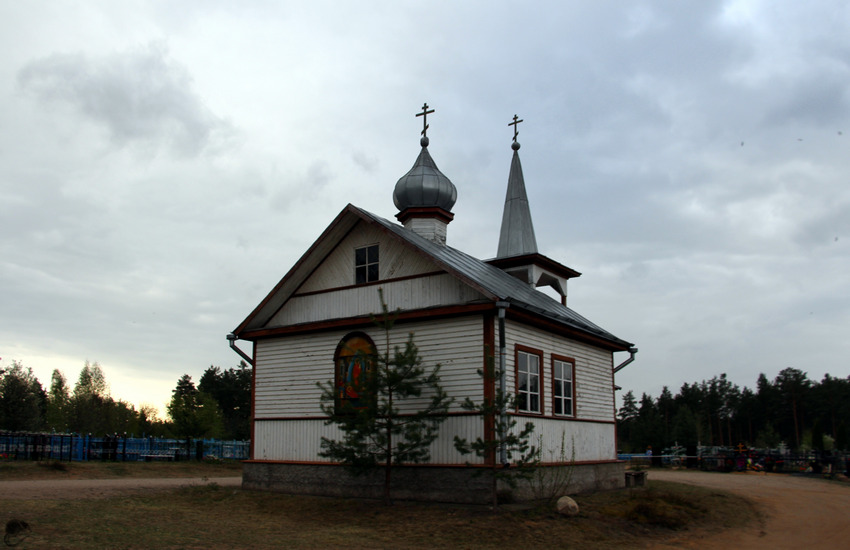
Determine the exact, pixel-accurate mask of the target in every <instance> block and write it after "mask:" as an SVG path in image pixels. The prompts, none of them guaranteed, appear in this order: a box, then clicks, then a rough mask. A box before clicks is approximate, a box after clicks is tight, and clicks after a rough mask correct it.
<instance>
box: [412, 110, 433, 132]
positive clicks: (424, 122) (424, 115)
mask: <svg viewBox="0 0 850 550" xmlns="http://www.w3.org/2000/svg"><path fill="white" fill-rule="evenodd" d="M433 112H434V109H431V110H430V111H429V110H428V104H427V103H425V104H424V105H422V112H421V113H417V114H416V116H421V117H422V137H428V133H427V132H428V115H429V114H431V113H433Z"/></svg>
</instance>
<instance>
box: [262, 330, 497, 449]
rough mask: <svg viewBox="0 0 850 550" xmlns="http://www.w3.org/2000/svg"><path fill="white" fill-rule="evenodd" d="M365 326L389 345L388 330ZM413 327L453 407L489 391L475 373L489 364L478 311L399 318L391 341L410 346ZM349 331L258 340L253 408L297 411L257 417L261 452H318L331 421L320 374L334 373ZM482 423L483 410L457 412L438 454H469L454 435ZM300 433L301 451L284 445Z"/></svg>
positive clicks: (325, 377) (408, 406)
mask: <svg viewBox="0 0 850 550" xmlns="http://www.w3.org/2000/svg"><path fill="white" fill-rule="evenodd" d="M363 332H366V333H367V334H368V335H369V336H370V337H371V338H372V340H373V341H374V342H375V345H376V347H378V352H379V353H385V350H386V337H385V334H384V332H383V331H382V330H380V329H378V328H377V327H370V328H368V329H366V330H364V331H363ZM411 332H412V333H413V338H414V343H415V344H416V346H417V347H418V349H419V354H420V356H421V358H422V363H423V365H424V366H425V367H426V368H433V367H434V366H435V365H437V364H439V365H440V378H441V385H442V386H443V389H444V390H445V391H446V393H448V394H449V396H451V397H453V398H454V400H455V401H454V403H453V405H452V406H451V409H450V410H451V411H453V412H461V411H463V409H462V408H461V406H460V404H461V402H462V401H463V400H464V399H465V398H466V397H467V396H469V397H471V398H473V399H475V400H476V401H480V400H481V399H482V398H483V395H484V384H483V380H482V379H481V378H480V377H479V376H478V374H477V370H478V369H480V368H481V367H482V366H483V364H484V342H483V332H484V323H483V320H482V318H481V317H480V316H469V317H462V318H452V319H444V320H435V321H426V322H420V323H403V324H397V325H396V326H395V328H394V329H393V330H392V332H391V333H390V346H391V348H392V347H394V346H400V347H402V346H404V345H405V343H406V341H407V338H408V334H410V333H411ZM347 333H348V331H331V332H327V333H321V334H312V335H298V336H287V337H282V338H274V339H268V340H260V341H258V342H257V364H256V367H255V376H256V387H255V392H254V398H255V413H254V414H255V416H256V418H260V419H275V418H294V419H293V420H280V421H277V420H262V421H258V422H256V423H255V434H254V435H255V445H256V448H255V453H256V454H255V457H256V458H258V459H261V458H263V457H264V456H265V457H266V458H268V459H270V460H308V461H309V460H319V457H318V454H317V453H318V448H319V447H318V445H319V443H318V441H319V440H320V438H321V436H322V435H325V432H323V431H322V430H325V429H327V428H323V427H322V422H323V419H324V414H323V413H322V411H321V409H320V407H319V397H320V395H321V390H320V389H319V388H318V387H317V386H316V382H330V381H331V380H332V378H333V368H334V366H333V357H334V351H335V350H336V346H337V344H338V343H339V341H340V340H341V339H342V338H343V337H344V336H345V335H346V334H347ZM425 399H427V396H423V397H422V398H421V400H420V401H419V402H417V401H414V400H411V401H409V402H407V403H405V404H403V405H402V406H401V410H402V411H404V410H410V411H412V410H416V408H417V406H420V405H422V401H424V400H425ZM311 418H312V419H311ZM457 418H464V419H474V420H473V421H472V424H467V423H466V421H464V422H461V423H459V422H460V421H459V420H457ZM452 426H454V427H452ZM481 426H483V421H482V419H481V418H480V417H469V416H462V417H451V418H450V420H449V421H447V422H446V423H445V424H444V425H443V426H442V428H441V430H440V433H441V437H440V439H439V440H438V441H436V442H435V443H434V445H433V446H432V457H433V458H432V462H437V461H438V460H437V457H440V458H439V460H440V461H444V462H445V461H448V462H447V463H455V462H457V461H460V462H463V460H460V458H458V457H457V456H456V451H454V445H453V436H454V434H455V433H458V434H459V435H460V434H461V433H466V434H473V433H474V435H470V436H469V437H472V438H474V437H478V436H479V435H480V432H479V431H476V430H480V429H482V428H481ZM454 430H461V432H458V431H454ZM470 430H472V431H470ZM326 437H330V436H328V435H326ZM268 438H271V440H269V439H268ZM295 441H298V442H306V443H299V445H298V449H297V452H296V451H293V450H291V449H289V448H288V447H286V445H290V446H291V445H293V443H292V442H295ZM310 442H314V443H310ZM261 451H262V453H265V454H261ZM293 453H294V454H293ZM266 455H268V456H266ZM296 455H297V457H296Z"/></svg>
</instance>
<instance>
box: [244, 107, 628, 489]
mask: <svg viewBox="0 0 850 550" xmlns="http://www.w3.org/2000/svg"><path fill="white" fill-rule="evenodd" d="M430 112H432V111H428V108H427V105H426V106H425V108H424V109H423V112H422V113H420V115H423V114H424V115H425V118H427V114H429V113H430ZM420 115H417V116H420ZM517 122H521V121H517V119H516V117H514V122H513V123H512V124H513V126H514V140H513V143H512V149H513V159H512V161H511V167H510V173H509V176H508V187H507V197H506V200H505V206H504V213H503V217H502V226H501V232H500V235H499V242H498V253H497V255H496V257H495V258H494V259H490V260H479V259H477V258H473V257H472V256H469V255H468V254H465V253H463V252H461V251H460V250H457V249H455V248H452V247H451V246H449V245H448V244H447V241H448V239H447V228H448V225H449V223H450V222H451V221H452V219H453V218H454V214H453V213H452V212H451V210H452V207H453V206H454V204H455V201H456V199H457V189H456V187H455V186H454V184H453V183H452V182H451V181H450V180H449V178H447V177H446V176H445V175H444V174H443V173H442V172H440V170H439V169H438V168H437V165H436V164H435V162H434V160H433V159H432V158H431V155H430V153H429V152H428V145H429V138H428V137H427V133H426V131H425V130H423V132H422V133H423V137H422V138H421V141H420V143H421V147H422V149H421V151H420V153H419V156H418V158H417V159H416V162H415V163H414V165H413V168H411V170H410V171H409V172H408V173H407V174H405V175H404V176H402V177H401V179H399V180H398V183H396V186H395V191H394V194H393V201H394V203H395V206H396V208H397V209H398V211H399V212H398V214H397V215H396V218H397V219H398V221H399V222H400V223H396V222H393V221H390V220H386V219H383V218H381V217H379V216H376V215H374V214H372V213H370V212H366V211H365V210H362V209H360V208H358V207H356V206H354V205H351V204H349V205H348V206H346V207H345V208H344V209H343V210H342V212H340V213H339V215H337V216H336V218H335V219H334V220H333V221H332V222H331V223H330V225H329V226H328V228H327V229H326V230H325V231H324V232H323V233H322V234H321V235H320V236H319V238H318V239H317V240H316V241H315V242H314V243H313V245H312V246H311V247H310V248H309V249H308V250H307V251H306V252H305V253H304V255H303V256H302V257H301V258H300V259H299V260H298V262H296V264H295V265H294V266H293V267H292V268H291V269H290V270H289V272H288V273H287V274H286V275H285V276H284V277H283V278H282V279H281V280H280V282H279V283H278V284H277V285H276V286H275V287H274V288H273V289H272V291H271V292H270V293H269V294H268V296H266V298H265V299H264V300H263V301H262V302H261V303H260V304H259V305H258V306H257V307H256V308H255V309H254V310H253V312H251V314H250V315H249V316H248V317H247V318H246V319H245V320H244V321H243V322H242V323H241V324H240V325H239V326H238V327H237V328H236V329H235V330H234V331H233V333H232V334H230V335H228V339H229V340H230V341H231V346H233V347H235V345H234V344H235V342H236V340H246V341H250V342H252V343H253V357H250V356H249V357H250V358H251V359H253V361H252V363H253V364H254V386H253V392H252V394H253V398H252V401H253V403H252V452H251V459H250V460H249V461H247V462H246V463H245V464H244V470H243V486H244V487H245V488H248V489H261V490H274V491H282V492H288V493H303V494H320V495H348V496H375V497H379V496H380V494H381V492H380V491H381V482H380V480H379V479H377V478H369V477H354V476H350V475H349V474H348V473H347V472H346V471H345V470H344V469H343V468H342V467H341V466H339V465H337V464H333V463H331V462H329V461H328V460H327V459H324V458H322V457H320V456H319V451H320V440H321V437H322V436H324V437H327V438H330V439H339V435H338V433H337V432H336V427H335V426H334V425H326V423H325V420H326V416H325V414H323V412H322V410H321V408H320V396H321V393H322V392H321V390H320V389H319V388H318V387H317V382H329V381H340V380H343V379H344V377H345V373H342V372H340V370H341V369H344V368H346V364H348V363H350V361H346V360H345V359H346V357H345V356H346V354H350V353H351V352H350V351H346V350H351V349H356V348H358V347H365V348H369V347H371V348H372V349H384V346H385V344H386V342H385V334H384V331H383V329H380V328H378V327H376V326H375V325H374V323H373V322H372V316H373V315H375V314H378V313H380V311H381V303H380V299H379V294H378V289H379V288H380V289H382V292H383V297H384V300H385V302H386V303H387V305H388V306H389V308H390V309H391V310H396V309H397V310H399V317H398V320H397V321H396V325H395V327H394V329H393V331H392V332H391V333H390V335H389V338H390V345H391V346H394V345H399V346H403V345H404V342H405V341H406V340H407V338H408V335H409V334H410V333H413V335H414V340H415V343H416V345H417V346H418V347H419V351H420V354H421V356H422V358H423V359H424V362H425V365H426V366H427V365H435V364H440V365H441V370H440V375H441V383H442V386H443V387H444V389H445V390H446V391H447V392H448V393H449V394H450V395H451V396H453V397H454V398H455V401H454V404H453V405H452V407H451V409H450V415H449V418H448V419H447V420H446V421H445V422H444V423H443V424H442V426H441V428H440V436H439V438H438V439H437V440H436V441H435V442H434V443H433V444H432V446H431V449H430V451H431V452H430V455H431V460H430V462H429V463H428V464H424V465H411V466H405V467H403V468H401V469H400V471H398V472H397V473H394V474H393V480H394V483H393V494H394V495H395V497H396V498H409V499H432V500H442V501H455V502H488V500H489V492H488V491H489V489H488V485H487V482H486V481H485V478H484V477H474V476H472V475H470V474H471V473H472V472H473V471H474V470H475V469H476V468H481V467H486V466H487V464H485V462H486V460H485V459H477V458H476V457H474V456H472V455H465V456H464V455H460V454H459V453H458V452H457V451H456V450H455V448H454V445H453V438H454V436H455V435H460V436H461V437H464V438H467V439H475V438H476V437H487V436H488V432H491V430H490V429H489V428H488V427H487V426H486V424H487V422H486V421H485V419H484V418H483V417H482V416H479V415H472V414H470V413H469V412H467V411H464V410H463V409H462V408H461V406H460V403H461V402H462V401H463V400H464V399H465V398H466V397H467V396H469V397H471V398H472V399H474V400H478V401H480V400H483V399H484V398H485V396H486V395H490V396H492V395H493V393H494V392H495V388H494V384H493V383H489V384H488V383H485V381H484V379H483V378H482V377H481V376H480V375H479V374H478V371H479V370H480V369H482V368H483V367H484V366H485V364H486V362H487V360H488V358H487V355H488V354H490V355H491V360H492V356H495V358H496V359H495V362H496V365H497V366H498V365H500V364H501V365H504V372H505V373H506V376H505V383H506V387H507V388H508V389H509V391H515V392H516V398H517V399H516V408H515V409H514V410H510V411H507V413H508V414H511V415H516V416H517V417H519V418H517V419H518V420H519V422H518V424H519V425H524V424H525V423H526V422H528V421H530V422H533V424H534V426H535V430H534V441H533V443H534V444H535V445H538V446H539V447H540V448H541V450H542V455H541V457H540V458H541V461H542V464H543V467H544V468H558V467H564V463H565V461H568V462H570V464H571V466H570V467H571V468H572V470H571V471H572V477H571V487H570V491H571V492H577V491H581V490H589V489H602V488H615V487H621V486H623V484H624V467H623V463H621V462H619V461H618V460H617V455H616V449H617V434H616V424H615V403H614V391H615V386H614V372H615V370H616V369H617V367H615V362H614V354H615V353H616V352H628V353H630V357H629V358H628V359H626V360H625V361H624V362H623V364H622V366H624V365H625V364H626V363H628V362H630V361H631V360H632V359H633V358H634V354H635V353H636V351H637V350H636V349H634V348H633V347H632V344H631V343H629V342H627V341H625V340H621V339H620V338H617V337H616V336H614V335H613V334H611V333H609V332H607V331H605V330H604V329H602V328H600V327H599V326H597V325H595V324H593V323H592V322H590V321H589V320H587V319H585V318H584V317H582V316H581V315H579V314H578V313H576V312H575V311H573V310H571V309H570V308H568V307H567V305H566V297H567V281H568V280H569V279H570V278H573V277H578V276H579V275H580V274H579V273H578V272H576V271H574V270H572V269H570V268H569V267H566V266H564V265H562V264H560V263H558V262H557V261H555V260H552V259H550V258H548V257H546V256H544V255H542V254H540V253H539V252H538V250H537V243H536V239H535V236H534V229H533V226H532V220H531V214H530V210H529V204H528V199H527V195H526V190H525V182H524V179H523V174H522V167H521V165H520V159H519V148H520V145H519V143H518V142H517V141H516V138H517V132H516V123H517ZM424 126H425V129H426V130H427V127H428V125H427V124H424ZM544 286H547V287H552V288H554V289H555V291H557V294H559V295H560V297H561V299H560V300H557V299H555V298H552V297H551V296H550V295H549V294H547V293H544V292H542V291H541V290H539V288H540V287H544ZM553 294H554V293H553ZM490 460H499V457H498V456H497V457H495V458H494V459H490ZM491 464H492V463H491ZM520 497H522V495H520Z"/></svg>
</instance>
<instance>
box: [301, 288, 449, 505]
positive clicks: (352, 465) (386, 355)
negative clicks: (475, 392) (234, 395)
mask: <svg viewBox="0 0 850 550" xmlns="http://www.w3.org/2000/svg"><path fill="white" fill-rule="evenodd" d="M378 293H379V296H380V299H381V308H382V315H381V317H380V318H379V319H375V324H376V325H377V326H378V327H380V328H381V329H382V330H383V332H384V337H385V338H384V341H385V348H384V351H383V353H376V354H375V355H373V356H365V355H363V352H359V353H360V357H357V360H358V361H361V364H364V365H367V367H366V369H365V372H364V373H363V374H362V375H361V376H360V377H359V382H358V387H357V390H358V392H357V393H358V394H359V395H360V396H363V397H362V398H361V399H360V400H358V403H357V405H356V406H355V405H353V404H352V403H351V402H350V401H347V400H342V401H341V400H338V399H337V395H336V387H335V385H334V383H333V382H327V383H324V384H322V383H319V384H318V386H319V387H320V388H321V389H322V398H321V399H322V401H321V407H322V411H324V413H325V414H326V415H327V416H328V419H327V420H326V422H325V423H326V424H336V425H337V426H338V427H339V429H340V431H341V432H342V439H340V440H333V439H328V438H325V437H323V438H322V442H321V446H322V450H321V451H320V452H319V455H320V456H323V457H325V458H330V459H332V460H335V461H338V462H340V463H342V464H343V465H344V466H346V468H347V469H348V470H349V471H350V472H352V473H354V474H356V475H359V474H364V473H367V472H370V471H374V470H375V469H379V468H383V471H384V488H383V493H384V503H385V504H390V503H391V501H392V500H391V492H390V486H391V482H392V471H393V468H394V467H396V466H399V465H402V464H411V463H414V464H415V463H423V462H427V461H428V460H430V454H429V451H428V447H429V446H430V445H431V443H432V442H433V441H434V440H435V439H436V438H437V435H438V432H439V427H440V424H441V423H442V422H443V421H444V420H445V419H446V413H447V412H448V408H449V405H450V404H451V402H452V399H451V398H449V397H448V395H447V394H446V392H445V391H444V390H443V388H442V386H440V376H439V371H440V366H439V365H436V366H434V368H431V369H428V368H426V367H424V366H423V364H422V358H421V356H420V355H419V349H418V348H417V347H416V344H414V342H413V334H412V333H411V334H410V335H409V336H408V339H407V341H406V342H405V344H404V346H403V347H400V346H394V347H393V348H392V350H391V347H390V332H391V329H392V327H393V323H394V321H395V316H393V315H390V313H389V311H388V309H387V304H386V303H385V302H384V298H383V293H382V292H381V291H380V290H379V291H378Z"/></svg>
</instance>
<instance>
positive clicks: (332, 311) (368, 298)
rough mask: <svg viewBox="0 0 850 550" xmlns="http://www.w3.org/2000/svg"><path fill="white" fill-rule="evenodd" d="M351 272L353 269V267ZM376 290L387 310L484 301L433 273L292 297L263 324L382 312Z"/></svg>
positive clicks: (445, 275)
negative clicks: (379, 293) (379, 291)
mask: <svg viewBox="0 0 850 550" xmlns="http://www.w3.org/2000/svg"><path fill="white" fill-rule="evenodd" d="M352 269H353V268H352ZM378 288H382V289H383V293H384V301H385V302H386V303H387V306H389V308H390V310H395V309H397V308H399V309H402V310H406V311H408V310H415V309H422V308H428V307H438V306H452V305H458V304H467V303H469V302H474V301H478V300H481V299H483V296H482V295H481V294H479V293H478V292H476V291H475V290H473V289H472V288H471V287H469V286H467V285H466V284H464V283H462V282H461V281H459V280H458V279H456V278H454V277H452V276H451V275H449V274H448V273H442V274H435V275H430V276H425V277H418V278H413V279H404V280H401V281H389V282H385V283H383V284H381V285H367V286H358V287H349V288H345V289H342V290H333V291H329V292H325V293H321V294H311V295H308V296H293V297H292V298H290V299H289V300H288V301H287V302H286V304H284V306H283V307H282V308H281V309H280V311H278V312H277V313H276V314H275V316H274V317H273V318H272V319H271V320H270V321H269V322H268V324H266V327H278V326H288V325H293V324H299V323H312V322H317V321H327V320H331V319H343V318H346V317H355V316H359V315H369V314H376V313H379V312H380V311H381V301H380V299H379V297H378Z"/></svg>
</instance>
